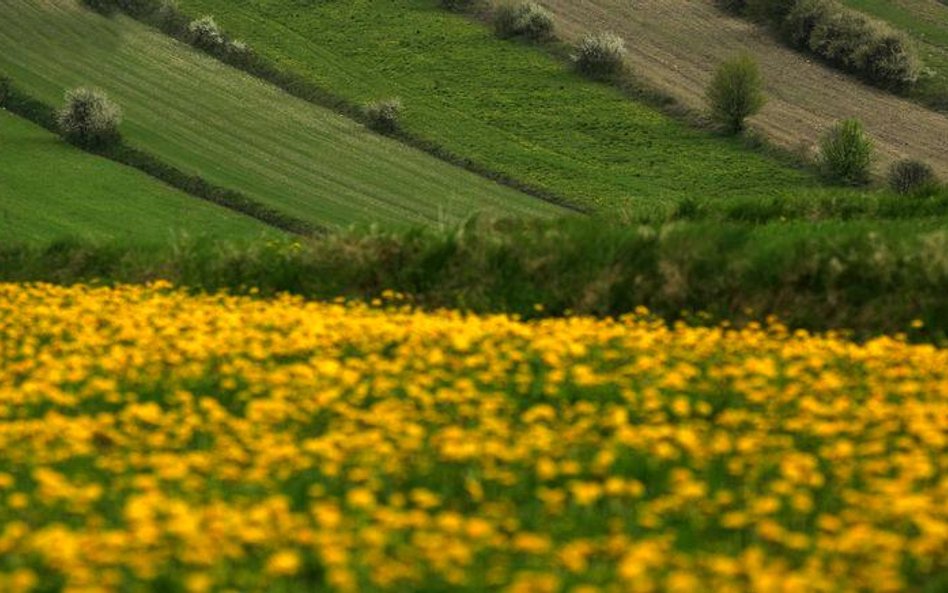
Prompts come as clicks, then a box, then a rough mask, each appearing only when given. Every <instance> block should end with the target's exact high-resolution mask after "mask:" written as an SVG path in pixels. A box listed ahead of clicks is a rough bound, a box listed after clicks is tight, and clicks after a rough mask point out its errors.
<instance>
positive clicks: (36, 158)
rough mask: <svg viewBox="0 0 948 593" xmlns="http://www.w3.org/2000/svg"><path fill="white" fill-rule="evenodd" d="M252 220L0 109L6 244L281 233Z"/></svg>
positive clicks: (0, 215) (0, 225) (0, 193)
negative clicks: (178, 189)
mask: <svg viewBox="0 0 948 593" xmlns="http://www.w3.org/2000/svg"><path fill="white" fill-rule="evenodd" d="M279 234H281V233H280V232H279V231H276V230H273V229H270V228H269V227H267V226H265V225H264V224H262V223H259V222H257V221H256V220H254V219H252V218H248V217H246V216H242V215H240V214H236V213H234V212H231V211H230V210H227V209H225V208H221V207H219V206H215V205H213V204H210V203H208V202H205V201H203V200H199V199H197V198H193V197H191V196H188V195H185V194H183V193H181V192H178V191H176V190H174V189H171V188H169V187H167V186H165V185H163V184H161V183H159V182H157V181H155V180H154V179H152V178H151V177H148V176H147V175H144V174H143V173H139V172H138V171H135V170H134V169H130V168H128V167H124V166H122V165H118V164H115V163H113V162H111V161H108V160H106V159H103V158H99V157H96V156H92V155H89V154H87V153H84V152H82V151H80V150H78V149H76V148H73V147H71V146H69V145H68V144H66V143H65V142H63V141H62V140H60V139H59V138H57V137H56V136H54V135H53V134H50V133H49V132H47V131H46V130H44V129H42V128H40V127H38V126H36V125H34V124H32V123H30V122H27V121H25V120H23V119H20V118H18V117H16V116H14V115H11V114H9V113H7V112H5V111H3V110H0V241H2V242H11V241H13V242H35V243H41V242H47V241H50V240H57V239H62V238H78V239H91V240H109V241H121V242H126V241H127V242H129V243H133V244H150V243H153V244H159V243H167V242H168V241H169V240H170V239H172V238H174V237H178V238H180V237H182V236H190V237H195V238H196V237H209V238H210V237H213V238H217V239H233V240H241V241H242V240H248V239H256V238H260V237H263V236H277V235H279Z"/></svg>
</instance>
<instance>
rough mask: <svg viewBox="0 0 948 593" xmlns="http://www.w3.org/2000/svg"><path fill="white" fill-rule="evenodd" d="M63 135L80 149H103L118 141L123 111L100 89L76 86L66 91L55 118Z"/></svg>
mask: <svg viewBox="0 0 948 593" xmlns="http://www.w3.org/2000/svg"><path fill="white" fill-rule="evenodd" d="M56 121H57V124H58V125H59V131H60V133H61V134H62V135H63V137H64V138H65V139H66V140H67V141H69V142H71V143H72V144H75V145H77V146H81V147H83V148H102V147H105V146H109V145H112V144H115V143H117V142H118V140H119V138H120V135H119V131H118V127H119V124H120V123H121V122H122V110H121V109H120V108H119V106H118V105H116V104H115V103H113V102H112V101H111V100H110V99H109V98H108V96H106V94H105V93H103V92H102V91H99V90H97V89H89V88H77V89H72V90H70V91H67V92H66V102H65V105H64V106H63V107H62V109H60V110H59V112H58V113H57V117H56Z"/></svg>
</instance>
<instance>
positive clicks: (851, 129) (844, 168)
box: [819, 119, 872, 185]
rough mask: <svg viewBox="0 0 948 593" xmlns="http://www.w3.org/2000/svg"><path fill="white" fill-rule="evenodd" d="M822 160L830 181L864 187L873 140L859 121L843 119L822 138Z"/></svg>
mask: <svg viewBox="0 0 948 593" xmlns="http://www.w3.org/2000/svg"><path fill="white" fill-rule="evenodd" d="M819 161H820V167H821V168H822V169H823V173H824V174H825V175H826V176H827V177H828V178H829V179H832V180H834V181H838V182H841V183H846V184H849V185H862V184H865V183H867V182H868V181H869V167H870V165H871V164H872V141H871V140H870V139H869V138H868V137H867V136H866V133H865V130H864V129H863V127H862V124H861V123H860V122H859V120H856V119H846V120H843V121H841V122H839V123H837V124H836V125H835V126H833V127H832V128H831V129H830V130H829V131H828V132H827V133H826V134H824V135H823V137H822V138H821V139H820V157H819Z"/></svg>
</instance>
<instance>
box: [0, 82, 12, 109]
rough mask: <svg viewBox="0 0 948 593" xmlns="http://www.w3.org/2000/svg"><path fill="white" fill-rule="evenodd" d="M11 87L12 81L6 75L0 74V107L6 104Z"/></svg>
mask: <svg viewBox="0 0 948 593" xmlns="http://www.w3.org/2000/svg"><path fill="white" fill-rule="evenodd" d="M11 89H12V83H11V82H10V79H9V78H7V77H6V76H0V107H3V106H4V105H6V103H7V98H8V97H9V96H10V90H11Z"/></svg>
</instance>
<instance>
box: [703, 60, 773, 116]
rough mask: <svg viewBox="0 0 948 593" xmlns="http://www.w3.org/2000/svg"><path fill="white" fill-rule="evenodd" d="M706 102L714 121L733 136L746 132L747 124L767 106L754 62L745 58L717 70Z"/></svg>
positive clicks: (731, 61)
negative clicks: (746, 122)
mask: <svg viewBox="0 0 948 593" xmlns="http://www.w3.org/2000/svg"><path fill="white" fill-rule="evenodd" d="M707 98H708V103H709V104H710V106H711V117H712V119H713V120H714V121H716V122H717V123H718V124H720V125H721V126H722V127H724V129H726V130H727V131H728V132H730V133H732V134H737V133H739V132H740V131H741V130H743V129H744V120H745V119H747V118H748V117H750V116H752V115H754V114H755V113H757V112H758V111H760V109H761V108H762V107H763V106H764V103H765V102H766V99H765V98H764V93H763V91H762V90H761V78H760V70H759V69H758V67H757V62H756V61H755V60H754V58H752V57H751V56H750V55H747V54H744V55H741V56H738V57H736V58H733V59H730V60H728V61H726V62H724V63H722V64H721V65H720V66H718V69H717V71H716V72H715V74H714V78H713V79H712V80H711V84H710V85H709V86H708V89H707Z"/></svg>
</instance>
